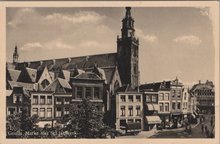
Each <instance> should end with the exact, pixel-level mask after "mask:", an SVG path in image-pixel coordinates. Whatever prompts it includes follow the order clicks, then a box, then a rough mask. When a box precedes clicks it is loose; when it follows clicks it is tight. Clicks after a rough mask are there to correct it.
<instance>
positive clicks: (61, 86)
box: [45, 78, 72, 93]
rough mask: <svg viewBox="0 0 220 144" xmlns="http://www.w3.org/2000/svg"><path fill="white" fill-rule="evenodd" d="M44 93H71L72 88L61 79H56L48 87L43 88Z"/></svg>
mask: <svg viewBox="0 0 220 144" xmlns="http://www.w3.org/2000/svg"><path fill="white" fill-rule="evenodd" d="M45 91H54V92H57V93H66V92H71V91H72V88H71V86H70V84H69V83H68V81H67V80H65V79H62V78H57V79H56V80H54V81H53V82H52V83H51V84H50V85H48V86H47V87H46V88H45Z"/></svg>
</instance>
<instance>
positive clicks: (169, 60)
mask: <svg viewBox="0 0 220 144" xmlns="http://www.w3.org/2000/svg"><path fill="white" fill-rule="evenodd" d="M91 3H92V2H91ZM147 4H148V3H147ZM214 5H217V3H216V4H214ZM215 10H216V9H213V7H212V5H201V6H198V5H195V6H190V5H188V6H161V5H159V6H155V5H154V6H149V5H133V4H132V3H128V4H123V5H121V6H120V5H118V6H116V5H107V4H105V5H104V6H103V7H102V6H100V5H97V6H96V5H95V6H94V5H92V6H90V5H87V6H83V4H81V5H79V6H78V5H77V6H74V5H73V6H68V7H65V6H57V5H56V6H55V7H53V6H49V5H45V6H29V5H27V6H25V5H19V6H18V7H16V6H9V7H7V6H6V7H5V33H6V35H5V60H4V62H5V65H4V67H2V69H4V70H5V71H4V77H5V82H4V83H3V84H4V89H3V90H4V91H5V95H3V97H5V100H4V101H3V100H2V103H4V107H1V108H2V109H3V110H2V111H3V114H4V115H5V116H4V121H5V123H4V124H3V125H1V127H5V128H4V131H3V133H5V139H6V140H10V139H116V140H120V139H142V140H143V139H147V140H152V139H156V140H160V139H175V140H178V139H181V140H182V139H183V142H184V140H185V139H197V140H201V139H202V140H214V139H219V136H218V135H219V133H218V130H219V128H218V127H216V126H219V122H218V121H219V114H218V113H216V111H217V112H219V98H217V97H219V91H218V87H219V85H218V84H219V83H218V82H219V81H218V79H217V78H218V74H217V73H216V71H218V70H217V68H218V66H216V65H219V61H216V60H218V58H219V55H218V54H216V52H219V50H218V49H219V47H216V43H218V41H217V42H216V38H218V36H216V32H215V29H216V22H215V16H216V11H215ZM217 29H218V28H217ZM216 56H217V57H216ZM216 84H217V85H216ZM216 91H217V92H216ZM217 107H218V109H216V108H217ZM88 142H89V140H88ZM215 143H216V141H215ZM215 143H213V144H215ZM216 144H217V143H216Z"/></svg>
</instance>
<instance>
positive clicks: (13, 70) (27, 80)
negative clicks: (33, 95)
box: [6, 7, 139, 111]
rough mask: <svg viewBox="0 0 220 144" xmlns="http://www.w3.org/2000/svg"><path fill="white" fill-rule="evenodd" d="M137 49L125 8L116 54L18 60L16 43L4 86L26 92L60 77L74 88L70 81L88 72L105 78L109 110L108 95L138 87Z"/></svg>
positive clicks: (127, 11)
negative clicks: (22, 89)
mask: <svg viewBox="0 0 220 144" xmlns="http://www.w3.org/2000/svg"><path fill="white" fill-rule="evenodd" d="M138 49H139V40H138V38H136V37H135V28H134V19H133V17H132V16H131V8H130V7H126V13H125V17H124V18H123V20H122V28H121V36H117V52H116V53H105V54H99V55H89V56H81V57H68V58H61V59H50V60H39V61H30V62H19V54H18V52H19V49H18V47H17V46H15V50H14V53H13V63H9V62H7V64H6V87H7V90H13V88H15V87H18V86H19V87H23V88H24V89H26V90H29V91H35V92H36V91H45V90H46V89H48V88H47V87H48V86H50V85H51V84H52V83H53V81H55V80H57V79H58V80H60V78H61V79H62V81H66V82H64V83H69V85H70V86H71V87H73V86H72V83H71V82H72V81H71V80H73V79H74V78H75V77H77V76H78V75H82V73H87V72H91V73H94V74H95V75H97V76H98V77H100V78H101V79H102V80H104V87H103V101H104V109H105V111H109V110H110V109H111V96H112V95H114V94H115V92H116V90H117V89H118V88H119V87H121V86H130V87H132V88H135V87H137V86H138V82H139V68H138V67H139V66H138V64H139V62H138V61H139V60H138V58H139V56H138ZM87 74H88V73H87ZM93 91H94V90H93ZM50 111H51V110H50ZM52 111H53V110H52Z"/></svg>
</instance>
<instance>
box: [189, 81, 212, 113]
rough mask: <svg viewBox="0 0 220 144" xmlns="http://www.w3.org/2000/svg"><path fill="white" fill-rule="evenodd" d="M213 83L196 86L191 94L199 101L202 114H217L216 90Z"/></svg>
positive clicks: (207, 82)
mask: <svg viewBox="0 0 220 144" xmlns="http://www.w3.org/2000/svg"><path fill="white" fill-rule="evenodd" d="M214 88H215V87H214V84H213V82H212V81H208V80H207V81H206V82H205V83H202V82H201V81H199V83H197V84H195V85H194V86H193V87H192V89H191V90H190V93H191V94H192V95H193V96H195V97H196V99H197V107H198V109H199V111H200V112H201V113H215V90H214Z"/></svg>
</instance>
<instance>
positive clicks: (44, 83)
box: [41, 79, 50, 89]
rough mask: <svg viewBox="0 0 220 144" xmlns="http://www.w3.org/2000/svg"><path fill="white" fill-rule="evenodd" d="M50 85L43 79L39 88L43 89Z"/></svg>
mask: <svg viewBox="0 0 220 144" xmlns="http://www.w3.org/2000/svg"><path fill="white" fill-rule="evenodd" d="M49 84H50V82H49V81H48V80H47V79H44V80H43V81H42V82H41V86H42V87H43V89H45V88H46V86H48V85H49Z"/></svg>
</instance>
